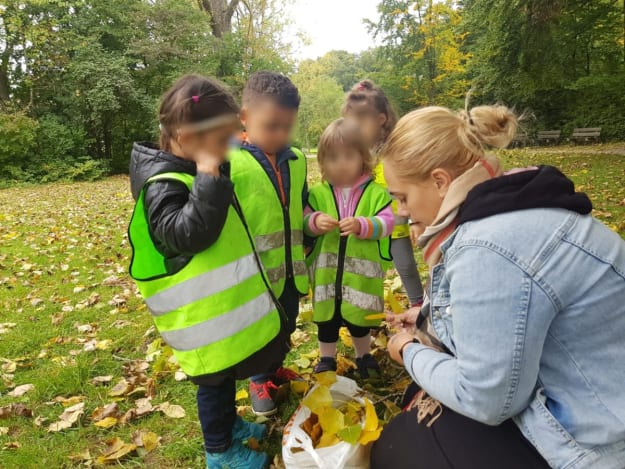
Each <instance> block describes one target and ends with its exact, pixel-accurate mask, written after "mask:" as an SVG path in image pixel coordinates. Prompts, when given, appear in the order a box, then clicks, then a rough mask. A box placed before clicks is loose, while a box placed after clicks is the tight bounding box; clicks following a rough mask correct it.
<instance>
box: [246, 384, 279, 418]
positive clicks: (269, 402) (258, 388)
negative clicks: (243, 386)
mask: <svg viewBox="0 0 625 469" xmlns="http://www.w3.org/2000/svg"><path fill="white" fill-rule="evenodd" d="M278 389H279V388H278V386H276V385H275V384H274V382H273V381H272V380H271V379H269V378H267V380H266V381H262V382H254V381H250V400H251V401H252V411H253V412H254V414H256V415H264V416H266V417H267V416H269V415H273V414H275V413H276V412H277V411H278V407H277V406H276V401H275V399H276V396H277V394H278Z"/></svg>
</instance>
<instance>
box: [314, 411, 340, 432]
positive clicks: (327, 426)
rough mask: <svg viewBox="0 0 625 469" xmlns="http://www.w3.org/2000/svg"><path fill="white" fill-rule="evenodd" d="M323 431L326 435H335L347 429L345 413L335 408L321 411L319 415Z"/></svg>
mask: <svg viewBox="0 0 625 469" xmlns="http://www.w3.org/2000/svg"><path fill="white" fill-rule="evenodd" d="M317 415H318V416H319V424H320V425H321V429H322V430H323V432H324V433H326V434H335V433H337V432H338V431H339V430H342V429H343V428H345V416H344V415H343V412H341V411H340V410H337V409H335V408H334V407H326V408H324V409H321V410H320V411H319V412H318V414H317Z"/></svg>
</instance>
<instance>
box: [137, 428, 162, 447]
mask: <svg viewBox="0 0 625 469" xmlns="http://www.w3.org/2000/svg"><path fill="white" fill-rule="evenodd" d="M132 442H133V443H134V444H135V445H136V446H137V447H138V448H143V449H145V451H146V452H148V453H149V452H150V451H152V450H154V449H156V448H158V446H159V445H160V442H161V437H160V436H158V435H157V434H156V433H154V432H150V431H147V430H136V431H135V432H134V433H133V434H132Z"/></svg>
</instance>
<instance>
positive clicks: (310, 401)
mask: <svg viewBox="0 0 625 469" xmlns="http://www.w3.org/2000/svg"><path fill="white" fill-rule="evenodd" d="M302 404H304V405H305V406H306V407H308V408H309V409H310V410H311V411H313V412H314V413H316V414H318V413H319V411H320V410H321V409H323V408H324V407H330V406H331V405H332V395H331V394H330V390H329V389H328V388H326V387H325V386H319V387H317V388H316V389H315V390H314V391H312V392H311V393H310V394H308V395H307V396H306V397H305V398H304V400H302Z"/></svg>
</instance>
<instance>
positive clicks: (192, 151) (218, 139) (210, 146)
mask: <svg viewBox="0 0 625 469" xmlns="http://www.w3.org/2000/svg"><path fill="white" fill-rule="evenodd" d="M240 128H241V127H240V125H239V124H238V123H237V122H233V123H232V124H227V125H223V126H221V127H217V128H215V129H212V130H207V131H205V132H189V133H185V132H183V133H181V134H180V136H179V137H178V144H179V145H180V148H181V150H182V153H183V155H180V156H186V157H188V158H190V159H193V157H194V156H195V155H198V154H199V153H207V154H209V155H212V156H213V157H215V158H217V159H219V160H222V161H223V160H225V159H226V155H227V154H228V149H229V147H230V141H231V140H232V139H233V138H234V137H235V136H236V134H237V132H239V131H240Z"/></svg>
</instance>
